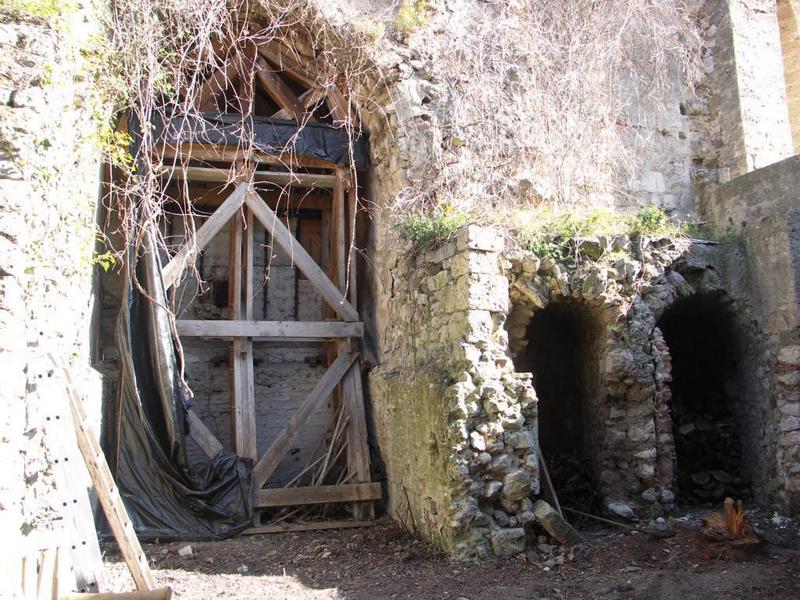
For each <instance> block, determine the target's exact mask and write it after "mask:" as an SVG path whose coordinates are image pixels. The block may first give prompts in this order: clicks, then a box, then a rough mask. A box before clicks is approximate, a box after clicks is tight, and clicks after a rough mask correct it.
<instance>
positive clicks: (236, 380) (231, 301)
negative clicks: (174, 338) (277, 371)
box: [228, 212, 247, 456]
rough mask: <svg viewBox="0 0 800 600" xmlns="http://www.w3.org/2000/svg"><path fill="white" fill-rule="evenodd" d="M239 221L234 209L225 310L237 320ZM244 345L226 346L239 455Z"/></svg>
mask: <svg viewBox="0 0 800 600" xmlns="http://www.w3.org/2000/svg"><path fill="white" fill-rule="evenodd" d="M243 224H244V220H243V218H242V215H241V212H237V213H236V214H235V215H234V216H233V218H232V219H231V220H230V224H229V231H230V261H229V262H228V294H229V298H228V313H229V315H230V319H231V320H233V321H236V320H238V319H239V318H240V317H241V313H242V238H243V233H244V232H243ZM243 351H244V346H243V342H242V339H241V338H239V337H236V338H233V340H232V342H231V345H230V368H229V376H230V390H231V395H230V408H231V434H232V435H231V437H232V439H233V449H234V452H236V454H238V455H239V456H245V454H246V452H247V441H246V440H245V437H246V436H247V433H246V429H247V425H246V423H245V421H246V416H245V414H244V412H243V410H242V395H243V393H244V372H245V366H244V356H243Z"/></svg>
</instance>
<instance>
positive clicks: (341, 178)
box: [333, 167, 347, 293]
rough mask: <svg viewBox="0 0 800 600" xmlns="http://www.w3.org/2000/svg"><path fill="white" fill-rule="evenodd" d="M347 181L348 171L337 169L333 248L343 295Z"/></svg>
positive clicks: (345, 275)
mask: <svg viewBox="0 0 800 600" xmlns="http://www.w3.org/2000/svg"><path fill="white" fill-rule="evenodd" d="M346 181H347V171H346V170H345V169H344V168H343V167H336V183H335V184H334V186H333V215H334V218H333V222H334V227H333V234H334V235H333V238H334V240H335V241H334V245H333V246H334V249H335V251H336V255H335V256H336V283H337V285H338V286H339V289H340V290H342V293H344V289H345V285H346V284H347V271H346V266H345V256H346V254H345V248H346V247H347V239H346V238H347V236H346V233H345V229H346V222H345V214H344V206H345V198H344V195H345V186H346Z"/></svg>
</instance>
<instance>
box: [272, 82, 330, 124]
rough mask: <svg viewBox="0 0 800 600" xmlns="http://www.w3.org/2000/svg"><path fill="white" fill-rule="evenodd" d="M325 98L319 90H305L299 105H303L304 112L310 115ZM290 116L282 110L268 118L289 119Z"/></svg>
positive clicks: (323, 93)
mask: <svg viewBox="0 0 800 600" xmlns="http://www.w3.org/2000/svg"><path fill="white" fill-rule="evenodd" d="M323 98H325V92H324V91H323V90H320V89H311V90H306V91H305V92H303V93H302V94H301V95H300V98H298V99H299V100H300V103H301V104H302V105H303V108H304V109H305V111H306V112H308V113H311V112H313V111H314V109H315V108H316V107H317V105H318V104H319V102H320V101H321V100H322V99H323ZM291 118H292V114H291V112H290V111H289V110H288V109H286V108H282V109H280V110H279V111H278V112H276V113H275V114H273V115H271V116H270V119H291Z"/></svg>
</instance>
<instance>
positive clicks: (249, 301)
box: [237, 208, 258, 461]
mask: <svg viewBox="0 0 800 600" xmlns="http://www.w3.org/2000/svg"><path fill="white" fill-rule="evenodd" d="M243 225H244V226H245V230H244V231H243V235H244V249H243V256H242V277H243V278H244V288H243V289H244V300H243V302H244V307H243V314H244V318H245V319H247V320H248V321H252V320H253V249H254V238H253V226H254V225H255V223H254V220H253V211H251V210H250V209H249V208H246V209H245V218H244V219H243ZM241 316H242V315H241V314H240V315H239V318H241ZM237 339H238V340H239V342H238V347H239V351H240V352H241V361H242V365H243V368H242V396H241V402H242V415H243V419H244V422H243V427H244V428H245V431H244V453H243V454H242V456H244V457H246V458H250V459H252V460H253V461H255V460H257V459H258V442H257V439H258V438H257V437H256V436H257V433H256V388H255V370H254V369H253V338H252V337H239V338H237Z"/></svg>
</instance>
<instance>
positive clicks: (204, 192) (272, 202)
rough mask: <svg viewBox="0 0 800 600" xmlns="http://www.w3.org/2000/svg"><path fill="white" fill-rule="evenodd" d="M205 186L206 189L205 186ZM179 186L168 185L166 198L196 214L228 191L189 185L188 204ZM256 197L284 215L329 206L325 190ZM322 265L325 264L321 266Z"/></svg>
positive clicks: (268, 192)
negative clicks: (190, 209)
mask: <svg viewBox="0 0 800 600" xmlns="http://www.w3.org/2000/svg"><path fill="white" fill-rule="evenodd" d="M206 186H208V187H206ZM178 188H179V185H170V186H168V187H167V188H166V190H165V191H166V193H167V195H169V196H170V198H172V199H173V200H174V201H175V202H176V203H179V204H180V205H181V206H182V207H186V208H187V210H188V208H189V207H190V206H191V208H193V209H195V211H196V212H199V211H200V210H208V209H211V211H213V210H214V209H216V208H218V207H219V206H220V205H221V204H222V203H223V202H224V201H225V200H226V199H227V198H228V196H229V195H230V191H226V190H225V188H223V187H222V186H221V185H215V184H190V188H189V190H188V192H189V194H188V201H187V200H186V199H185V198H186V197H185V196H184V195H183V192H184V190H183V189H182V186H180V188H181V189H178ZM259 195H260V196H261V198H263V199H264V202H266V203H267V205H268V206H269V207H270V208H271V209H272V210H274V211H277V212H278V214H279V215H281V216H283V215H284V214H285V213H286V212H287V211H289V212H291V211H294V210H320V211H324V210H329V209H330V207H331V198H332V196H331V194H330V193H329V192H328V191H327V190H314V191H313V192H312V191H308V190H303V192H302V193H293V194H288V195H287V194H286V193H283V190H281V189H278V188H275V189H272V190H267V189H261V190H259ZM323 264H324V263H323Z"/></svg>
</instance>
